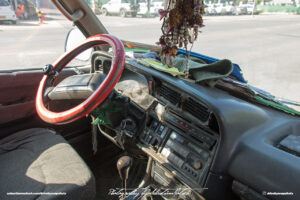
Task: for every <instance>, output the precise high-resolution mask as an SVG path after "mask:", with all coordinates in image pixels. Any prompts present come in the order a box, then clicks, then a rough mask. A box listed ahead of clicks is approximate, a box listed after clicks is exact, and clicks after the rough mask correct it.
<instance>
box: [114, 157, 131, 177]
mask: <svg viewBox="0 0 300 200" xmlns="http://www.w3.org/2000/svg"><path fill="white" fill-rule="evenodd" d="M131 166H132V158H131V157H129V156H122V157H121V158H119V160H118V162H117V168H118V171H119V175H120V178H121V179H122V180H123V181H126V180H127V179H128V174H129V170H130V167H131Z"/></svg>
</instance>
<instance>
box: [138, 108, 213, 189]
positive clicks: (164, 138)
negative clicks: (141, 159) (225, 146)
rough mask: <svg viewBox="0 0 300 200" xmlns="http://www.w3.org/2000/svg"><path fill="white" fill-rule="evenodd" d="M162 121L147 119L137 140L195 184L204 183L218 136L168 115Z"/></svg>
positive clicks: (201, 184)
mask: <svg viewBox="0 0 300 200" xmlns="http://www.w3.org/2000/svg"><path fill="white" fill-rule="evenodd" d="M164 117H165V118H164V120H165V121H164V122H161V121H159V120H157V119H153V118H151V119H150V121H151V122H150V123H149V124H148V126H147V127H146V128H145V130H144V131H143V133H142V134H141V135H140V140H141V141H142V142H143V143H144V144H146V145H148V146H149V147H150V148H152V149H153V150H155V152H156V153H157V154H160V156H162V157H164V158H165V160H168V162H169V164H170V165H171V166H172V167H173V168H174V169H176V170H177V171H178V172H180V173H181V174H183V175H184V176H185V177H187V178H188V179H190V180H193V182H194V183H196V184H198V185H200V186H203V185H204V181H205V180H206V176H207V173H208V171H209V167H210V164H211V162H212V158H213V155H214V152H215V149H216V146H217V145H216V144H217V139H218V138H217V136H216V135H213V134H212V133H209V132H207V131H206V130H204V129H200V128H199V127H196V126H194V125H192V124H190V123H189V122H188V121H185V120H183V119H181V118H178V117H176V116H174V115H171V114H166V115H165V116H164Z"/></svg>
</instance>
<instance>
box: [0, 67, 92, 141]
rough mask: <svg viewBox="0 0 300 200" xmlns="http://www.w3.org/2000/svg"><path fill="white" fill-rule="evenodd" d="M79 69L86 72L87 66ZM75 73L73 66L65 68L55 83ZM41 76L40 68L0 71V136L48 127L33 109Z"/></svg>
mask: <svg viewBox="0 0 300 200" xmlns="http://www.w3.org/2000/svg"><path fill="white" fill-rule="evenodd" d="M80 70H81V71H84V72H86V71H89V67H86V68H80ZM75 74H76V72H75V71H74V70H73V68H66V69H65V70H63V71H62V72H61V74H60V76H59V77H58V80H57V81H56V83H59V82H60V81H61V80H63V79H64V78H65V77H67V76H70V75H75ZM42 76H43V74H42V70H30V71H12V72H5V73H0V94H1V95H0V129H1V131H0V138H3V137H5V136H7V135H8V134H10V133H13V132H16V131H18V130H22V129H25V128H31V127H33V126H35V127H36V126H39V125H40V126H41V127H45V126H48V127H50V125H49V124H46V123H43V122H42V121H41V120H40V119H39V117H38V116H37V113H36V111H35V95H36V91H37V88H38V85H39V82H40V80H41V78H42ZM29 119H30V120H29ZM28 120H29V121H30V123H28ZM33 124H34V125H33Z"/></svg>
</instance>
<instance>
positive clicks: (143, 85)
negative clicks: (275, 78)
mask: <svg viewBox="0 0 300 200" xmlns="http://www.w3.org/2000/svg"><path fill="white" fill-rule="evenodd" d="M104 62H105V61H103V62H102V63H104ZM108 65H109V64H108ZM115 90H116V91H118V93H120V94H122V95H125V96H127V97H129V98H130V99H131V101H132V102H134V104H135V105H136V106H137V107H139V109H140V108H142V110H144V111H146V112H147V117H146V123H145V124H144V126H143V128H142V129H139V130H140V131H139V132H138V133H136V134H135V137H136V144H137V146H138V147H139V148H140V149H142V150H143V151H144V152H145V153H146V154H147V155H148V156H150V157H151V158H152V159H153V162H152V170H151V177H152V180H153V181H154V182H155V184H156V185H157V187H159V188H161V187H163V188H174V189H176V188H192V190H191V191H193V192H198V193H202V192H203V191H204V189H205V188H204V186H205V182H206V179H207V177H208V172H209V169H210V166H211V164H212V161H213V158H214V154H215V152H216V149H217V146H218V142H219V134H218V124H217V121H216V118H215V116H214V114H213V112H212V111H211V110H209V108H208V107H207V105H205V104H204V103H203V102H201V101H199V100H197V99H195V98H193V97H191V96H190V95H188V94H185V93H184V91H181V90H179V89H175V88H173V87H172V86H171V85H168V84H167V83H165V82H162V81H160V80H159V79H156V78H154V77H151V76H147V75H146V76H144V75H142V74H140V73H138V72H134V71H131V70H125V71H124V73H123V76H122V78H121V79H120V81H119V83H118V84H117V85H116V87H115ZM196 196H197V194H196V195H195V197H194V198H196V199H197V197H196Z"/></svg>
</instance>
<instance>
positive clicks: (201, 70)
mask: <svg viewBox="0 0 300 200" xmlns="http://www.w3.org/2000/svg"><path fill="white" fill-rule="evenodd" d="M200 62H201V61H200ZM200 62H199V61H198V62H197V61H196V60H195V59H190V60H189V74H190V75H191V77H192V79H194V80H195V81H196V82H197V83H199V82H205V83H207V84H208V85H209V86H214V85H215V84H216V81H217V80H219V79H222V78H224V77H227V76H229V75H230V74H231V72H232V70H233V65H232V63H231V61H230V60H227V59H224V60H220V61H218V62H215V63H211V64H206V63H200ZM173 64H174V67H175V68H177V69H178V70H179V71H181V72H184V71H185V66H186V57H185V56H184V55H179V56H176V57H175V58H174V60H173Z"/></svg>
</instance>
